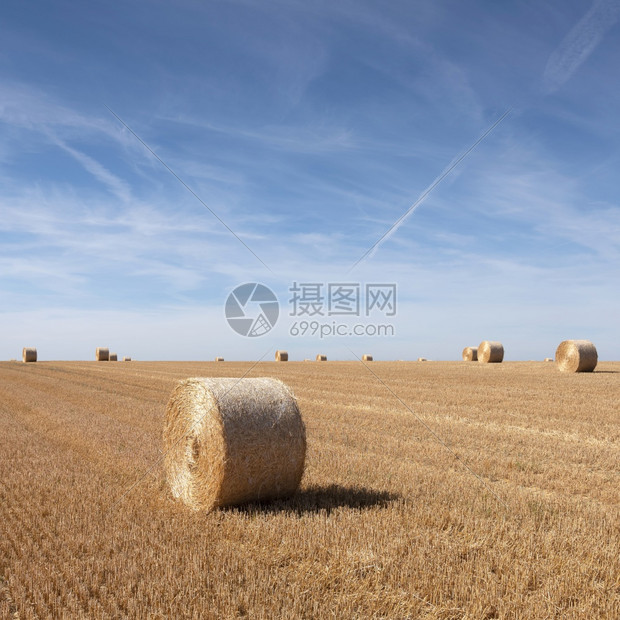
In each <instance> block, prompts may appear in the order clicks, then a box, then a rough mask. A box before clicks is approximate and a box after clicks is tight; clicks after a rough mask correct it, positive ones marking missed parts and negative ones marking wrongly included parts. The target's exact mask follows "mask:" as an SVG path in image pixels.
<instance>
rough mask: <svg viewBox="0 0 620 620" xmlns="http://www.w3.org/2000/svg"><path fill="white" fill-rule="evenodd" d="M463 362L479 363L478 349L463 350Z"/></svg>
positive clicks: (468, 348)
mask: <svg viewBox="0 0 620 620" xmlns="http://www.w3.org/2000/svg"><path fill="white" fill-rule="evenodd" d="M463 361H464V362H476V361H478V347H465V348H464V349H463Z"/></svg>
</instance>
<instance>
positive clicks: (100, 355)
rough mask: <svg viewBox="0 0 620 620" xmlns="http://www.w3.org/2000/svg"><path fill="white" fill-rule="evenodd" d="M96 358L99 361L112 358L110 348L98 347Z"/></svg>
mask: <svg viewBox="0 0 620 620" xmlns="http://www.w3.org/2000/svg"><path fill="white" fill-rule="evenodd" d="M95 359H96V360H97V361H98V362H107V361H109V360H110V349H108V348H106V347H97V349H96V350H95Z"/></svg>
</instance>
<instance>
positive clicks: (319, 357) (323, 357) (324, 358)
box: [316, 353, 327, 362]
mask: <svg viewBox="0 0 620 620" xmlns="http://www.w3.org/2000/svg"><path fill="white" fill-rule="evenodd" d="M316 361H317V362H326V361H327V355H323V354H322V353H319V354H318V355H317V356H316Z"/></svg>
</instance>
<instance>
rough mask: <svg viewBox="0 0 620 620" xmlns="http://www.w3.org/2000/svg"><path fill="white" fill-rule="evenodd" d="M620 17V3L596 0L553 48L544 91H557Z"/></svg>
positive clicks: (544, 76) (545, 77)
mask: <svg viewBox="0 0 620 620" xmlns="http://www.w3.org/2000/svg"><path fill="white" fill-rule="evenodd" d="M618 17H620V2H618V1H617V0H595V2H594V3H593V4H592V6H591V7H590V10H589V11H588V12H587V13H586V14H585V15H584V16H583V17H582V18H581V19H580V20H579V21H578V22H577V24H575V26H574V27H573V28H572V29H571V30H570V32H569V33H568V34H567V35H566V36H565V37H564V39H563V40H562V42H561V43H560V45H559V46H558V47H557V48H556V49H555V50H554V51H553V53H552V54H551V56H550V57H549V60H548V61H547V66H546V67H545V71H544V73H543V90H544V92H545V93H547V94H549V93H553V92H554V91H556V90H557V89H558V88H560V86H562V84H564V83H565V82H566V81H568V80H569V79H570V77H571V76H572V75H573V73H575V71H577V69H579V67H580V66H581V65H582V64H583V63H584V62H585V61H586V60H587V59H588V57H589V56H590V54H592V52H593V51H594V50H595V48H596V46H597V45H598V44H599V43H600V42H601V40H602V39H603V37H604V36H605V34H606V33H607V32H608V31H609V30H610V29H611V28H612V27H613V26H614V25H615V24H616V22H617V21H618Z"/></svg>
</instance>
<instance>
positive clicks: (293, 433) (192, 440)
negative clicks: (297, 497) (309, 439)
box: [163, 377, 306, 510]
mask: <svg viewBox="0 0 620 620" xmlns="http://www.w3.org/2000/svg"><path fill="white" fill-rule="evenodd" d="M163 439H164V452H165V454H166V457H165V461H164V463H165V470H166V477H167V479H168V483H169V485H170V489H171V491H172V495H173V496H174V497H175V498H178V499H180V500H181V501H183V502H184V503H185V504H186V505H187V506H189V507H190V508H192V509H194V510H201V509H202V510H212V509H213V508H217V507H219V506H231V505H236V504H242V503H245V502H252V501H258V500H266V499H274V498H278V497H287V496H290V495H292V494H293V493H295V491H296V490H297V488H298V487H299V483H300V481H301V477H302V474H303V471H304V462H305V458H306V430H305V427H304V423H303V421H302V419H301V414H300V412H299V407H298V406H297V401H296V400H295V397H294V395H293V393H292V392H291V391H290V389H289V388H288V387H287V386H286V385H285V384H284V383H282V381H279V380H278V379H270V378H258V379H234V378H233V379H229V378H203V377H196V378H191V379H186V380H184V381H180V382H179V383H178V384H177V386H176V387H175V389H174V391H173V393H172V396H171V398H170V401H169V402H168V406H167V408H166V420H165V425H164V433H163Z"/></svg>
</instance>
